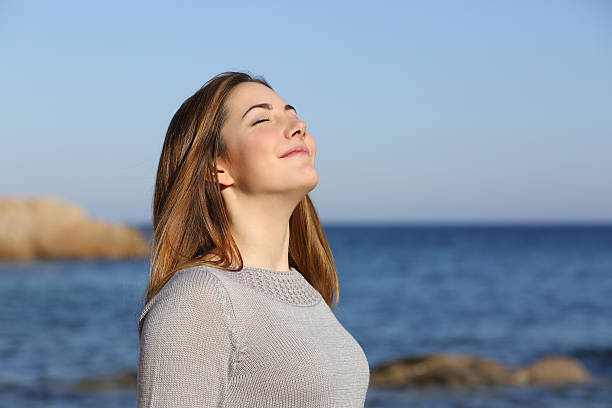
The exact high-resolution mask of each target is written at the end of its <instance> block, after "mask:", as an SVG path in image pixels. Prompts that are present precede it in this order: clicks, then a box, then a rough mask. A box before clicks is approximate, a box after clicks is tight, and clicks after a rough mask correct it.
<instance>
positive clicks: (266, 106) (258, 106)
mask: <svg viewBox="0 0 612 408" xmlns="http://www.w3.org/2000/svg"><path fill="white" fill-rule="evenodd" d="M255 108H264V109H268V110H272V105H270V104H269V103H259V104H257V105H253V106H251V107H250V108H249V109H247V110H246V112H244V114H243V115H242V118H240V120H242V119H244V117H245V116H246V114H247V113H249V111H250V110H251V109H255ZM292 109H293V111H294V112H295V113H296V114H297V111H296V110H295V108H294V107H293V106H291V105H285V110H286V111H288V110H292Z"/></svg>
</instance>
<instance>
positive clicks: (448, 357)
mask: <svg viewBox="0 0 612 408" xmlns="http://www.w3.org/2000/svg"><path fill="white" fill-rule="evenodd" d="M590 379H591V376H590V374H589V373H588V372H587V371H586V369H585V368H584V367H583V366H582V365H581V364H580V362H578V361H577V360H575V359H572V358H569V357H563V356H549V357H545V358H542V359H540V360H538V361H536V362H534V363H533V364H531V365H527V366H524V367H518V368H513V367H509V366H505V365H503V364H501V363H499V362H497V361H494V360H490V359H485V358H481V357H477V356H471V355H454V354H448V353H441V354H432V355H424V356H418V357H412V358H400V359H396V360H393V361H390V362H387V363H384V364H381V365H379V366H376V367H374V368H373V369H372V372H371V375H370V386H372V387H400V386H428V385H439V386H451V387H456V386H487V385H559V384H572V383H582V382H587V381H589V380H590Z"/></svg>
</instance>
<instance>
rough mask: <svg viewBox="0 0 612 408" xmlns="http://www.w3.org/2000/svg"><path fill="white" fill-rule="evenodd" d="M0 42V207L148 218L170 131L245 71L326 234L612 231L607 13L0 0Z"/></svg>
mask: <svg viewBox="0 0 612 408" xmlns="http://www.w3.org/2000/svg"><path fill="white" fill-rule="evenodd" d="M328 3H329V4H328ZM0 49H1V50H2V52H1V54H0V55H1V56H0V60H1V62H0V94H1V96H0V137H1V146H2V147H1V149H0V172H1V174H2V175H1V176H0V195H5V194H17V195H22V196H28V197H30V196H38V195H43V194H45V195H54V196H57V197H60V198H62V199H66V200H69V201H72V202H75V203H78V204H80V205H82V206H83V207H84V208H85V209H86V211H87V212H88V213H89V214H91V215H92V216H94V217H97V218H102V219H107V220H117V221H127V222H147V221H148V220H150V217H151V201H152V195H153V186H154V181H155V171H156V167H157V162H158V159H159V154H160V151H161V147H162V142H163V139H164V136H165V131H166V129H167V126H168V124H169V122H170V119H171V118H172V116H173V115H174V113H175V112H176V110H177V109H178V107H179V106H180V104H181V103H182V102H183V101H184V100H185V99H186V98H187V97H189V96H190V95H191V94H193V93H194V92H195V91H196V90H197V89H198V88H199V87H200V86H202V85H203V83H204V82H206V81H207V80H208V79H209V78H211V77H212V76H214V75H216V74H218V73H220V72H223V71H246V72H248V73H251V74H254V75H261V76H263V77H264V78H265V79H266V80H267V81H268V82H270V84H271V85H272V87H273V88H274V89H275V91H276V92H277V93H278V94H279V95H280V96H281V98H283V99H284V100H285V101H286V102H288V103H290V104H292V105H293V106H295V107H296V108H297V110H298V112H299V114H300V117H301V118H302V119H303V120H305V122H306V123H307V126H308V129H309V131H310V133H311V134H312V135H313V137H314V138H315V140H316V142H317V158H316V164H315V166H316V168H317V170H318V172H319V184H318V186H317V187H316V188H315V189H314V190H313V191H312V192H311V193H310V195H311V197H312V199H313V201H314V202H315V205H316V207H317V210H318V212H319V216H320V217H321V219H322V221H323V222H324V223H326V222H328V223H332V222H350V221H354V222H375V221H380V222H385V223H387V222H407V223H410V222H415V223H421V222H487V221H491V222H516V221H520V222H524V221H527V222H529V221H539V222H549V221H550V222H552V221H566V222H576V221H577V222H580V221H604V222H612V2H610V1H605V0H602V1H588V0H585V1H561V0H559V1H397V2H391V1H382V2H371V1H368V2H360V1H342V2H340V1H334V2H327V1H320V2H318V1H307V2H291V1H285V2H274V1H269V2H253V1H231V2H222V1H215V2H206V1H194V2H186V1H183V2H180V1H177V2H161V3H157V2H152V1H146V2H145V1H142V2H136V1H134V2H130V1H120V2H119V1H117V2H115V1H103V2H83V1H40V2H34V1H7V0H4V1H1V2H0Z"/></svg>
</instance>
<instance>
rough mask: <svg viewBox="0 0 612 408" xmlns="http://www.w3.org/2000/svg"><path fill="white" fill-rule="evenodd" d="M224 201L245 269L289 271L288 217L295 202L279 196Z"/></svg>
mask: <svg viewBox="0 0 612 408" xmlns="http://www.w3.org/2000/svg"><path fill="white" fill-rule="evenodd" d="M226 202H228V204H229V205H228V210H229V213H230V219H231V232H232V236H233V237H234V240H235V241H236V245H238V249H239V250H240V254H241V255H242V260H243V264H244V266H251V267H257V268H263V269H272V270H277V271H288V270H289V233H290V231H289V218H290V217H291V214H292V212H293V210H294V209H295V206H296V205H297V202H296V201H292V202H287V201H283V200H282V199H281V198H278V197H268V198H262V197H256V198H255V197H240V198H239V199H237V200H226Z"/></svg>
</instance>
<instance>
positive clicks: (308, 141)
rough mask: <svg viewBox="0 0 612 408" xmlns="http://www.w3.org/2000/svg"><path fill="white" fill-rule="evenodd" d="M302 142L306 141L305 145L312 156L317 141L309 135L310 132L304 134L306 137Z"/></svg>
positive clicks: (315, 149) (315, 150)
mask: <svg viewBox="0 0 612 408" xmlns="http://www.w3.org/2000/svg"><path fill="white" fill-rule="evenodd" d="M304 143H306V146H308V150H310V152H311V153H312V156H313V157H314V155H315V153H316V152H317V143H316V142H315V140H314V139H313V137H312V136H311V135H310V133H308V134H307V135H306V138H305V139H304Z"/></svg>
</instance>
